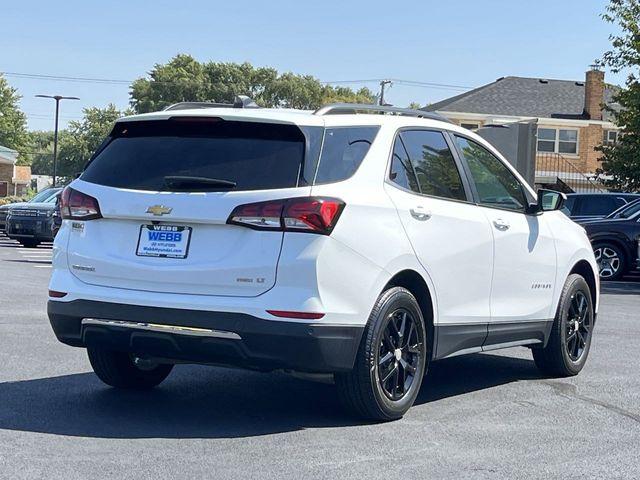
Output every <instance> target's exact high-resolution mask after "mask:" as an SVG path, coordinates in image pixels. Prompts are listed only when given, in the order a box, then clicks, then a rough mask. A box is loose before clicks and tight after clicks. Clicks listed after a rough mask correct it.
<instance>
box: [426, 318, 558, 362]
mask: <svg viewBox="0 0 640 480" xmlns="http://www.w3.org/2000/svg"><path fill="white" fill-rule="evenodd" d="M552 326H553V320H552V319H551V320H535V321H520V322H495V323H472V324H457V325H436V326H435V332H436V336H435V338H436V339H437V345H436V355H435V357H434V360H438V359H442V358H446V357H452V356H454V355H463V354H467V353H476V352H482V351H487V350H495V349H498V348H507V347H514V346H518V345H542V346H544V345H546V344H547V340H548V339H549V335H550V333H551V327H552Z"/></svg>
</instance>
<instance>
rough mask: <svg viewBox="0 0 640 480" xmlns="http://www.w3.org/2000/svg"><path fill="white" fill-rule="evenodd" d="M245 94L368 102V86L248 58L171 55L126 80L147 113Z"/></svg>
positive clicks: (295, 101) (299, 101)
mask: <svg viewBox="0 0 640 480" xmlns="http://www.w3.org/2000/svg"><path fill="white" fill-rule="evenodd" d="M236 95H247V96H249V97H251V98H252V99H254V100H255V101H256V102H257V103H258V104H259V105H261V106H263V107H282V108H301V109H315V108H318V107H320V106H321V105H322V104H325V103H330V102H356V103H372V102H373V101H374V100H375V95H374V94H373V93H372V92H371V91H370V90H369V89H368V88H361V89H360V90H358V91H353V90H351V89H350V88H346V87H333V86H330V85H324V84H322V83H321V82H320V81H319V80H318V79H317V78H315V77H313V76H310V75H296V74H294V73H283V74H279V73H278V71H277V70H275V69H274V68H269V67H254V66H253V65H251V64H250V63H247V62H245V63H224V62H207V63H200V62H198V61H197V60H195V59H194V58H193V57H192V56H190V55H185V54H180V55H176V56H175V57H174V58H173V59H171V60H170V61H169V62H168V63H166V64H156V65H155V66H154V68H153V69H152V70H151V72H149V78H139V79H137V80H136V81H134V82H133V84H132V85H131V92H130V96H131V106H132V108H133V109H134V110H135V111H136V112H137V113H146V112H151V111H156V110H162V109H163V108H165V107H167V106H169V105H171V104H173V103H177V102H185V101H200V102H203V101H215V102H221V103H231V102H233V100H234V98H235V96H236Z"/></svg>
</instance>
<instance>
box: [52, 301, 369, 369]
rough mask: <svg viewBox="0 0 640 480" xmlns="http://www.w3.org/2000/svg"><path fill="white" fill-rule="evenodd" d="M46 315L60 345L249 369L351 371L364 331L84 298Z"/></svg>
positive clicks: (58, 306) (55, 306) (60, 305)
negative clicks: (190, 331)
mask: <svg viewBox="0 0 640 480" xmlns="http://www.w3.org/2000/svg"><path fill="white" fill-rule="evenodd" d="M47 312H48V315H49V321H50V322H51V326H52V327H53V330H54V332H55V334H56V336H57V337H58V340H60V341H61V342H63V343H66V344H68V345H72V346H77V347H88V346H96V347H103V348H111V349H113V350H120V351H127V352H131V353H135V354H138V355H145V356H150V357H157V358H163V359H167V360H176V361H184V362H192V363H205V364H218V365H230V366H238V367H244V368H250V369H256V370H275V369H291V370H298V371H304V372H323V373H329V372H339V371H347V370H351V369H352V368H353V364H354V361H355V356H356V353H357V351H358V347H359V345H360V339H361V337H362V333H363V330H364V327H363V326H349V325H347V326H343V325H335V326H332V325H322V324H319V323H317V322H316V323H313V324H308V323H299V322H283V321H274V320H264V319H260V318H257V317H253V316H251V315H246V314H242V313H230V312H210V311H202V310H183V309H174V308H159V307H148V306H138V305H123V304H116V303H108V302H95V301H89V300H74V301H71V302H59V301H51V300H50V301H49V302H48V305H47ZM84 318H97V319H108V320H124V321H130V322H140V323H153V324H159V325H174V326H183V327H195V328H204V329H212V330H220V331H225V332H233V333H236V334H238V335H239V336H240V337H241V339H239V340H238V339H227V338H207V337H198V336H190V335H181V334H179V333H173V332H167V333H165V332H156V331H140V330H135V329H131V328H127V327H123V326H118V325H85V326H84V327H83V325H82V320H83V319H84Z"/></svg>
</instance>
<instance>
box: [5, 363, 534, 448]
mask: <svg viewBox="0 0 640 480" xmlns="http://www.w3.org/2000/svg"><path fill="white" fill-rule="evenodd" d="M535 378H541V377H540V376H539V375H538V373H537V370H536V369H535V366H534V365H533V362H532V361H529V360H523V359H519V358H511V357H504V356H497V355H487V354H483V355H471V356H466V357H459V358H453V359H449V360H443V361H441V362H438V363H437V364H434V365H433V368H432V370H431V372H430V373H429V374H428V377H427V382H425V383H424V384H423V387H422V390H421V392H420V394H419V397H418V400H417V402H416V405H417V406H416V407H414V408H420V407H419V405H421V404H426V403H434V402H437V401H438V400H440V399H444V398H449V397H453V396H457V395H463V394H466V393H469V392H473V391H477V390H482V389H486V388H491V387H495V386H498V385H503V384H506V383H510V382H515V381H519V380H527V379H535ZM0 399H1V400H0V429H6V430H16V431H29V432H40V433H49V434H55V435H69V436H80V437H97V438H239V437H252V436H259V435H268V434H274V433H282V432H289V431H296V430H301V429H305V428H324V427H341V426H353V425H361V424H363V423H365V422H362V421H360V420H358V419H356V418H353V417H350V416H349V415H348V414H347V413H345V412H344V410H343V409H342V407H341V406H340V404H339V402H338V400H337V398H336V391H335V386H334V385H333V384H329V383H320V382H312V381H308V380H302V379H298V378H294V377H291V376H288V375H284V374H278V373H273V374H261V373H254V372H248V371H243V370H234V369H224V368H216V367H201V366H191V365H180V366H178V367H176V369H175V370H174V372H173V373H172V375H171V376H170V377H169V379H167V381H166V382H165V383H164V384H163V385H162V386H160V387H159V388H156V389H154V390H151V391H147V392H134V391H118V390H114V389H111V388H108V387H105V386H104V385H102V384H101V383H100V382H99V381H98V380H97V378H96V377H95V376H94V375H93V373H80V374H73V375H64V376H60V377H49V378H42V379H36V380H25V381H16V382H6V383H0Z"/></svg>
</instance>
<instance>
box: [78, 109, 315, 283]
mask: <svg viewBox="0 0 640 480" xmlns="http://www.w3.org/2000/svg"><path fill="white" fill-rule="evenodd" d="M321 134H322V128H321V127H298V126H295V125H287V124H275V123H264V122H260V123H257V122H245V121H231V120H222V119H220V118H208V117H207V118H204V117H176V118H173V119H169V120H155V121H129V122H127V121H125V122H119V123H117V124H116V127H115V128H114V131H113V132H112V134H111V136H110V137H109V139H108V140H107V142H105V144H103V145H104V146H103V147H102V148H101V149H100V150H99V151H98V153H97V154H96V155H94V158H93V159H92V160H91V161H90V162H89V164H88V165H87V167H86V168H85V171H84V172H83V174H82V176H81V177H80V179H79V180H77V181H76V182H74V183H73V184H72V187H73V188H74V189H75V190H77V191H79V192H82V193H84V194H86V195H90V196H91V197H94V198H95V199H96V200H97V201H98V204H99V207H100V211H101V215H102V217H103V218H100V219H97V220H89V221H84V222H78V221H72V222H71V233H70V235H69V244H68V252H69V254H68V262H69V268H70V270H71V272H73V274H74V275H75V276H76V277H77V278H79V279H80V280H82V281H83V282H86V283H89V284H93V285H102V286H108V287H119V288H128V289H136V290H145V291H152V292H165V293H189V294H201V295H227V296H256V295H259V294H261V293H264V292H265V291H267V290H268V289H270V288H271V287H272V286H273V285H274V283H275V279H276V267H277V263H278V257H279V254H280V249H281V245H282V239H283V233H282V232H278V231H259V230H254V229H251V228H243V227H238V226H235V225H229V224H227V223H226V222H227V219H228V217H229V214H230V213H231V211H232V210H233V209H234V208H235V207H237V206H238V205H242V204H247V203H252V202H256V201H264V200H270V199H282V198H289V197H297V196H306V195H309V194H310V186H309V183H310V182H309V181H308V180H307V178H306V177H307V176H308V175H309V173H307V172H310V173H311V174H312V173H313V170H314V168H313V161H314V159H315V161H316V162H317V151H316V150H317V143H318V142H314V141H310V137H313V136H315V137H318V136H320V138H321ZM310 146H313V148H311V147H310ZM313 149H315V150H314V151H312V150H313Z"/></svg>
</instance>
